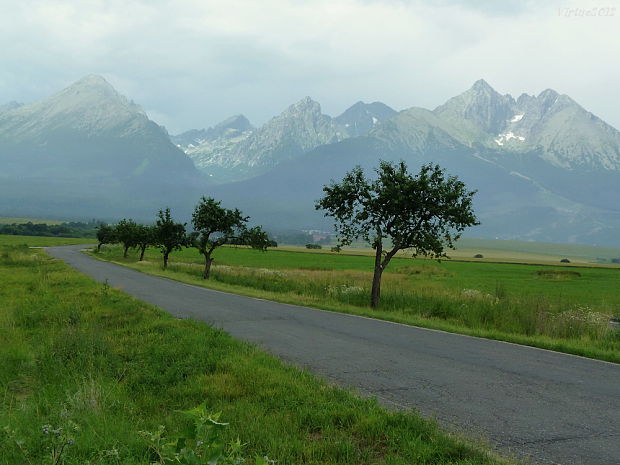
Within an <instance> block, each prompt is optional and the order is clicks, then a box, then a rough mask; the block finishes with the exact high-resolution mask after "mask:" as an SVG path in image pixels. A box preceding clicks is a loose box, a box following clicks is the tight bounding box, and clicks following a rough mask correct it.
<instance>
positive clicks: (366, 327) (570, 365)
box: [47, 246, 620, 465]
mask: <svg viewBox="0 0 620 465" xmlns="http://www.w3.org/2000/svg"><path fill="white" fill-rule="evenodd" d="M82 247H83V246H68V247H51V248H48V249H47V250H48V252H49V253H51V254H52V255H53V256H55V257H57V258H60V259H62V260H64V261H65V262H66V263H68V264H69V265H71V266H72V267H74V268H76V269H77V270H79V271H81V272H83V273H85V274H87V275H89V276H91V277H93V278H94V279H96V280H97V281H100V282H104V281H106V280H107V281H108V283H109V284H110V285H111V286H113V287H117V288H120V289H121V290H123V291H124V292H126V293H128V294H130V295H132V296H134V297H136V298H138V299H140V300H143V301H145V302H148V303H150V304H153V305H156V306H158V307H160V308H162V309H164V310H166V311H167V312H169V313H171V314H172V315H174V316H176V317H181V318H192V319H195V320H200V321H205V322H207V323H209V324H211V325H213V326H216V327H219V328H223V329H224V330H226V331H228V332H229V333H230V334H232V335H233V336H234V337H237V338H240V339H244V340H247V341H251V342H254V343H257V344H258V345H259V346H261V347H263V348H264V349H266V350H267V351H269V352H271V353H273V354H275V355H278V356H279V357H281V358H282V359H284V360H286V361H289V362H292V363H294V364H296V365H299V366H302V367H304V368H307V369H309V370H311V371H312V372H314V373H317V374H319V375H321V376H323V377H325V378H327V379H329V380H331V381H334V382H336V383H338V384H340V385H343V386H350V387H354V388H356V389H357V390H359V391H360V392H362V393H364V394H369V395H373V396H376V397H377V398H378V399H379V400H380V401H382V402H383V403H384V404H386V405H390V406H392V407H396V408H401V409H409V408H416V409H417V410H419V411H420V412H421V413H422V414H424V415H426V416H430V417H434V418H436V419H437V420H438V422H439V423H440V424H442V425H443V426H445V427H447V428H449V429H453V430H454V429H456V430H458V431H464V432H465V433H466V435H468V436H470V437H474V438H485V439H486V440H488V441H489V442H490V443H491V444H492V445H493V446H495V447H497V448H498V449H499V450H500V451H501V452H503V453H507V454H513V455H516V456H519V457H528V458H529V460H531V461H532V462H535V463H541V464H563V465H619V464H620V365H617V364H611V363H606V362H599V361H596V360H590V359H585V358H580V357H574V356H570V355H564V354H560V353H555V352H550V351H545V350H539V349H533V348H529V347H524V346H519V345H514V344H506V343H502V342H497V341H491V340H486V339H478V338H472V337H467V336H460V335H455V334H449V333H444V332H440V331H433V330H427V329H421V328H416V327H411V326H404V325H399V324H394V323H389V322H384V321H380V320H372V319H367V318H360V317H355V316H350V315H343V314H339V313H333V312H326V311H321V310H315V309H311V308H306V307H298V306H293V305H286V304H279V303H274V302H270V301H265V300H257V299H252V298H248V297H242V296H237V295H232V294H226V293H223V292H217V291H212V290H208V289H204V288H200V287H195V286H190V285H186V284H182V283H179V282H175V281H171V280H167V279H163V278H158V277H154V276H149V275H146V274H143V273H140V272H137V271H134V270H131V269H129V268H125V267H122V266H118V265H114V264H111V263H106V262H101V261H98V260H95V259H93V258H91V257H89V256H88V255H85V254H83V253H80V249H81V248H82Z"/></svg>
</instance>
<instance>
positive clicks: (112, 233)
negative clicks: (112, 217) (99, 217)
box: [97, 224, 118, 250]
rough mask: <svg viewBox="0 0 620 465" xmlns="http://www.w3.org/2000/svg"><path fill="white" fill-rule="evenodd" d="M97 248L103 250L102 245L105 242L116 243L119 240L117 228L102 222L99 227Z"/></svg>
mask: <svg viewBox="0 0 620 465" xmlns="http://www.w3.org/2000/svg"><path fill="white" fill-rule="evenodd" d="M97 241H99V244H97V250H101V246H102V245H105V244H115V243H116V242H118V239H117V236H116V228H115V227H114V226H110V225H107V224H101V225H99V227H98V228H97Z"/></svg>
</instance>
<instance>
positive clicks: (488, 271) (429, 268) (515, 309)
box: [97, 247, 620, 362]
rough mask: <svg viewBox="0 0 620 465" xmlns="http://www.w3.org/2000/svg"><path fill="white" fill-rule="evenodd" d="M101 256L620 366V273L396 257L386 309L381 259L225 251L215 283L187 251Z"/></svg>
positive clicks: (386, 280) (260, 293)
mask: <svg viewBox="0 0 620 465" xmlns="http://www.w3.org/2000/svg"><path fill="white" fill-rule="evenodd" d="M97 256H98V257H99V258H102V259H105V260H111V261H115V262H118V263H122V264H125V265H127V266H130V267H132V268H135V269H138V270H141V271H143V272H147V273H152V274H157V275H160V276H168V277H170V278H172V279H177V280H181V281H184V282H188V283H192V284H197V285H204V286H208V287H211V288H215V289H219V290H224V291H230V292H236V293H239V294H244V295H248V296H253V297H259V298H267V299H273V300H277V301H281V302H287V303H295V304H301V305H308V306H313V307H317V308H323V309H327V310H336V311H342V312H348V313H354V314H358V315H363V316H370V317H373V318H381V319H386V320H390V321H395V322H400V323H405V324H413V325H418V326H424V327H429V328H435V329H442V330H446V331H451V332H459V333H463V334H470V335H475V336H481V337H488V338H493V339H499V340H505V341H510V342H517V343H522V344H527V345H533V346H537V347H541V348H547V349H552V350H559V351H563V352H567V353H573V354H578V355H584V356H588V357H594V358H599V359H603V360H609V361H614V362H620V331H614V330H612V329H610V328H609V320H610V318H614V317H616V318H617V317H619V316H620V293H618V291H617V290H618V289H619V288H620V267H597V266H588V267H585V266H581V267H579V266H575V265H574V264H571V265H569V266H560V263H557V264H556V265H553V266H550V265H542V264H541V265H532V264H511V263H492V262H481V261H478V262H476V261H469V262H464V261H442V262H437V261H432V260H425V259H412V258H405V257H402V256H401V257H396V258H394V259H393V260H392V262H391V263H390V265H389V267H388V268H387V270H386V272H385V273H384V277H383V284H382V297H381V299H382V300H381V306H380V308H379V309H378V310H371V309H370V307H369V300H370V297H369V296H370V285H371V279H372V269H373V258H372V257H371V256H368V255H352V254H347V253H341V254H337V253H317V252H314V253H312V252H309V251H305V252H298V251H293V250H278V249H271V250H269V251H267V252H260V251H255V250H251V249H247V248H243V247H237V248H234V247H224V248H219V249H217V250H216V252H215V261H214V266H213V269H212V277H211V279H210V280H208V281H204V280H203V279H201V276H200V274H201V271H202V263H203V262H202V256H200V255H199V254H198V253H197V252H196V251H195V250H194V249H185V250H182V251H180V252H176V253H174V254H173V255H172V256H171V265H170V267H169V269H168V270H166V271H164V270H163V269H162V266H161V254H160V253H159V252H158V251H157V250H155V249H150V250H148V251H147V255H146V257H145V260H144V261H143V262H138V261H137V256H136V255H135V254H133V255H130V257H128V258H127V259H123V258H122V254H121V250H120V248H118V247H104V248H103V249H102V252H101V253H99V254H97Z"/></svg>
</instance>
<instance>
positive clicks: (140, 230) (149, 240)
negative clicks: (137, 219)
mask: <svg viewBox="0 0 620 465" xmlns="http://www.w3.org/2000/svg"><path fill="white" fill-rule="evenodd" d="M154 243H155V227H154V226H147V225H145V224H139V225H138V226H137V227H136V246H137V247H139V248H140V261H142V260H144V252H146V249H147V247H149V246H151V245H154Z"/></svg>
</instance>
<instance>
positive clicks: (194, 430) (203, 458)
mask: <svg viewBox="0 0 620 465" xmlns="http://www.w3.org/2000/svg"><path fill="white" fill-rule="evenodd" d="M180 413H182V414H183V415H184V416H185V417H186V418H187V419H188V420H189V421H190V423H189V425H188V427H187V428H186V429H185V431H184V432H183V433H182V434H178V435H176V436H174V437H172V438H168V437H166V435H165V434H166V428H165V427H164V426H160V427H159V429H158V430H157V431H155V432H149V431H141V432H140V434H141V435H142V436H143V437H144V438H145V439H146V440H147V441H148V443H149V447H150V449H151V451H152V453H153V455H154V456H155V461H153V462H151V463H152V464H154V465H155V464H157V465H159V464H161V465H164V464H168V463H178V464H181V465H205V464H209V465H238V464H241V463H248V462H247V460H246V459H244V458H243V455H242V453H241V451H242V448H243V445H242V444H241V441H239V439H237V440H235V441H231V442H230V443H229V444H226V443H225V442H224V439H223V438H222V432H223V430H224V429H225V428H226V427H227V426H228V423H222V422H220V416H221V413H216V414H210V413H209V411H208V409H207V407H206V405H205V404H204V403H202V404H201V405H199V406H198V407H194V408H192V409H189V410H182V411H181V412H180ZM269 462H271V461H269V460H268V459H267V458H266V457H265V458H262V457H256V459H255V461H254V463H255V465H268V464H269Z"/></svg>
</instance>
